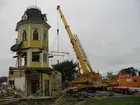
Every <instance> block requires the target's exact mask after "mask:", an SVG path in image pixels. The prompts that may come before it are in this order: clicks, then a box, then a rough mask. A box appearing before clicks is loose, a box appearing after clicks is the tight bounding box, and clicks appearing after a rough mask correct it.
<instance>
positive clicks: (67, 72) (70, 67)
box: [52, 60, 77, 83]
mask: <svg viewBox="0 0 140 105" xmlns="http://www.w3.org/2000/svg"><path fill="white" fill-rule="evenodd" d="M76 67H77V65H76V63H74V62H73V60H70V61H69V60H66V61H63V62H58V63H57V64H55V65H52V68H53V69H55V70H57V71H59V72H61V73H62V83H64V81H65V80H68V81H71V80H73V74H74V73H75V70H76Z"/></svg>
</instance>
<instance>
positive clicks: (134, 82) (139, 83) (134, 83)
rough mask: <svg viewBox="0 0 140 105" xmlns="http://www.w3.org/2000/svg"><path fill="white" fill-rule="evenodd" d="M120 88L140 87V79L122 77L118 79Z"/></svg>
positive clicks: (136, 77)
mask: <svg viewBox="0 0 140 105" xmlns="http://www.w3.org/2000/svg"><path fill="white" fill-rule="evenodd" d="M118 83H119V86H131V87H140V77H138V76H132V77H122V78H119V79H118Z"/></svg>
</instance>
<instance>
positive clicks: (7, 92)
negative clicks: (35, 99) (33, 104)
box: [0, 85, 25, 100]
mask: <svg viewBox="0 0 140 105" xmlns="http://www.w3.org/2000/svg"><path fill="white" fill-rule="evenodd" d="M24 97H25V94H24V92H22V90H20V89H17V88H16V87H15V86H13V85H1V86H0V99H1V100H2V99H12V98H24Z"/></svg>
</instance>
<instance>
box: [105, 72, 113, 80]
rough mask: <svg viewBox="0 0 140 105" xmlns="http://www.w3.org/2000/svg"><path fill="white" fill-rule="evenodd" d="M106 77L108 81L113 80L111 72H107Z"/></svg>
mask: <svg viewBox="0 0 140 105" xmlns="http://www.w3.org/2000/svg"><path fill="white" fill-rule="evenodd" d="M107 77H108V78H109V79H111V80H113V79H114V75H113V72H111V71H109V72H107Z"/></svg>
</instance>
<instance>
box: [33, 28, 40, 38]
mask: <svg viewBox="0 0 140 105" xmlns="http://www.w3.org/2000/svg"><path fill="white" fill-rule="evenodd" d="M33 40H39V34H38V31H37V29H35V30H34V32H33Z"/></svg>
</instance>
